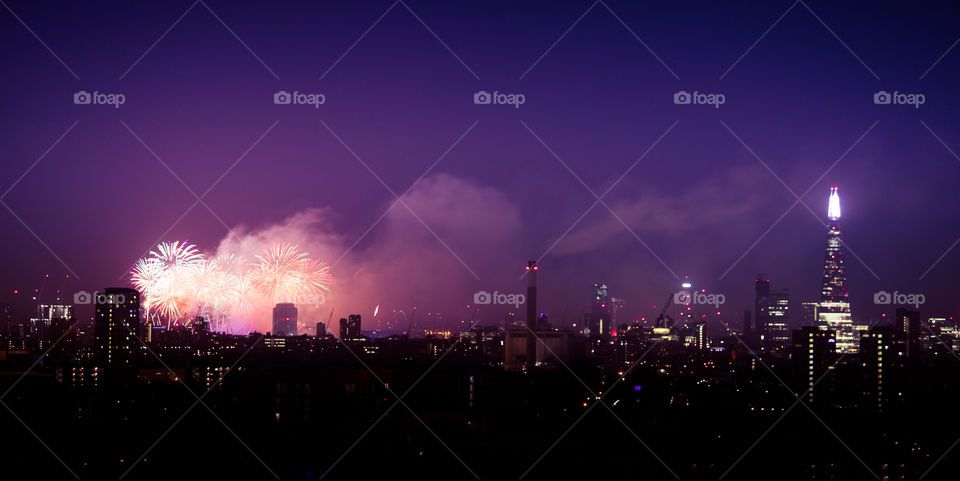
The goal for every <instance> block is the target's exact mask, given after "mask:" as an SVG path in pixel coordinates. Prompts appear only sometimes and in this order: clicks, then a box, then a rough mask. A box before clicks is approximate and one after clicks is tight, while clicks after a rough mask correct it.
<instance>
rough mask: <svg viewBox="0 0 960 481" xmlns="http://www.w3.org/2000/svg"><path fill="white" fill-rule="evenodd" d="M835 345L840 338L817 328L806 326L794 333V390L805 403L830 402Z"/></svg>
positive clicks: (831, 332) (832, 332)
mask: <svg viewBox="0 0 960 481" xmlns="http://www.w3.org/2000/svg"><path fill="white" fill-rule="evenodd" d="M836 346H837V335H836V333H835V332H834V331H830V330H822V329H818V328H816V327H815V326H804V327H801V328H800V329H796V330H794V331H793V375H794V380H795V382H796V384H795V388H794V389H796V391H797V395H798V396H803V399H804V400H805V401H807V402H810V403H812V402H820V403H823V402H824V401H825V400H828V399H830V394H831V393H832V391H833V379H832V373H833V364H834V362H835V361H836V357H837V356H836V354H837V350H836ZM821 378H822V379H821ZM824 398H826V399H824Z"/></svg>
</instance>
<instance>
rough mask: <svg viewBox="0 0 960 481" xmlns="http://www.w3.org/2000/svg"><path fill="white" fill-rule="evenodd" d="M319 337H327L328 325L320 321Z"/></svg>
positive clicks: (318, 324) (318, 326) (318, 325)
mask: <svg viewBox="0 0 960 481" xmlns="http://www.w3.org/2000/svg"><path fill="white" fill-rule="evenodd" d="M317 337H327V325H326V324H324V323H322V322H318V323H317Z"/></svg>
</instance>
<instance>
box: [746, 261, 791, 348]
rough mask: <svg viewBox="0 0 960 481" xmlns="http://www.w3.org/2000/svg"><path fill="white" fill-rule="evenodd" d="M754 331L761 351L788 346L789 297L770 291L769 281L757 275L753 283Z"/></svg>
mask: <svg viewBox="0 0 960 481" xmlns="http://www.w3.org/2000/svg"><path fill="white" fill-rule="evenodd" d="M754 289H755V291H756V299H755V302H754V312H755V313H756V316H757V317H756V319H757V323H756V329H757V331H758V332H759V333H760V346H761V347H762V348H763V349H783V348H785V347H786V346H788V345H789V344H790V331H789V329H788V325H789V322H790V295H789V293H788V292H787V291H786V290H772V289H770V280H769V279H767V278H766V277H765V276H763V275H762V274H758V275H757V278H756V280H755V281H754Z"/></svg>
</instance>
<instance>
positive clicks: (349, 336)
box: [340, 314, 363, 341]
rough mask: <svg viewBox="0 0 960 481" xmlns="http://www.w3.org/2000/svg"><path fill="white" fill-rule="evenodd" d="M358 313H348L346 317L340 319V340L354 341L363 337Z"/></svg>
mask: <svg viewBox="0 0 960 481" xmlns="http://www.w3.org/2000/svg"><path fill="white" fill-rule="evenodd" d="M360 325H361V323H360V314H350V316H348V317H347V318H345V319H344V318H341V319H340V340H342V341H356V340H359V339H363V334H361V332H360Z"/></svg>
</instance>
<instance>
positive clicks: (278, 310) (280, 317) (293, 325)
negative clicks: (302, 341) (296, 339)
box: [273, 302, 297, 337]
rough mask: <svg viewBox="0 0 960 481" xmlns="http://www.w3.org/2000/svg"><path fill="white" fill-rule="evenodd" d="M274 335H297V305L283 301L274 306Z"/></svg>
mask: <svg viewBox="0 0 960 481" xmlns="http://www.w3.org/2000/svg"><path fill="white" fill-rule="evenodd" d="M273 335H274V336H280V337H288V336H296V335H297V306H295V305H293V304H291V303H289V302H281V303H279V304H277V305H276V307H274V308H273Z"/></svg>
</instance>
